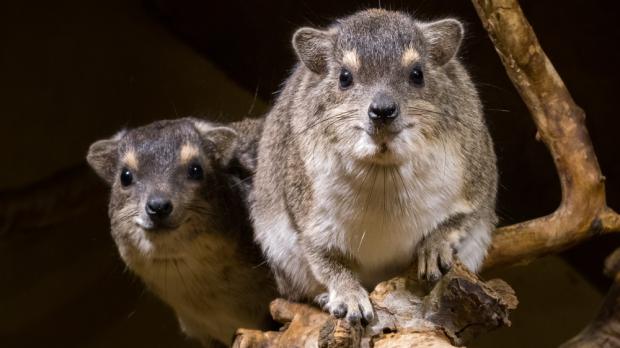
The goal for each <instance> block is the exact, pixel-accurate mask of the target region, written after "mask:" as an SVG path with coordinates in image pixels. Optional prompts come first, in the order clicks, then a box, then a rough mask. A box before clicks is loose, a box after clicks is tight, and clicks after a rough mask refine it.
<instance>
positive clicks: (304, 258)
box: [251, 10, 497, 321]
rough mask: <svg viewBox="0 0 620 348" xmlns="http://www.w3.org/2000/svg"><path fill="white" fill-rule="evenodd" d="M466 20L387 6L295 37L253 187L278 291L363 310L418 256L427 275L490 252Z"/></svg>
mask: <svg viewBox="0 0 620 348" xmlns="http://www.w3.org/2000/svg"><path fill="white" fill-rule="evenodd" d="M462 37H463V26H462V25H461V23H460V22H458V21H457V20H454V19H443V20H438V21H433V22H422V21H419V20H416V19H415V18H412V17H411V16H409V15H407V14H405V13H400V12H392V11H386V10H367V11H362V12H358V13H356V14H354V15H352V16H349V17H346V18H342V19H340V20H338V21H336V22H335V23H334V24H333V25H331V26H330V27H328V28H327V29H325V30H318V29H312V28H301V29H299V30H297V32H296V33H295V34H294V36H293V46H294V48H295V51H296V53H297V55H298V57H299V60H300V64H298V65H297V67H296V68H295V69H294V71H293V73H292V75H291V76H290V78H289V79H288V80H287V81H286V83H285V86H284V89H283V91H282V93H281V95H280V96H279V97H278V98H277V100H276V102H275V105H274V107H273V109H272V110H271V111H270V113H269V114H268V116H267V119H266V123H265V126H264V130H263V136H262V138H261V140H260V145H259V151H258V156H259V157H258V166H257V175H256V177H255V182H254V184H255V186H254V191H253V193H252V198H251V201H252V218H253V220H254V228H255V235H256V239H257V241H258V242H259V243H260V245H261V247H262V249H263V251H264V253H265V254H266V257H267V259H268V261H269V263H270V265H271V267H272V268H273V270H274V273H275V276H276V280H277V283H278V288H279V291H280V292H281V293H282V294H283V295H285V296H287V297H289V298H291V299H300V300H303V299H315V300H316V301H317V302H318V303H319V304H320V305H322V306H324V308H325V309H327V310H328V311H329V312H330V313H332V314H333V315H334V316H336V317H345V316H346V318H347V319H348V320H350V321H358V320H360V319H361V320H362V321H370V320H371V319H372V318H373V309H372V307H371V304H370V302H369V300H368V294H367V290H366V289H369V288H371V287H373V286H374V285H375V284H376V283H377V282H379V281H381V280H385V279H387V278H389V277H391V276H393V275H395V274H396V273H398V272H400V271H403V270H404V269H406V268H407V267H408V266H409V265H411V264H413V263H415V262H417V268H418V275H419V277H420V278H422V279H425V280H427V281H435V280H437V279H438V278H439V277H440V276H441V274H442V272H443V271H445V270H447V269H449V268H450V267H451V265H452V263H453V262H454V259H455V258H458V259H460V261H462V262H463V263H464V264H465V265H466V266H467V267H468V268H469V269H471V270H472V271H476V270H477V269H478V268H479V267H480V265H481V263H482V261H483V259H484V257H485V254H486V252H487V247H488V245H489V241H490V237H491V231H492V230H493V227H494V224H495V223H496V215H495V212H494V205H495V195H496V184H497V171H496V163H495V162H496V159H495V154H494V151H493V145H492V141H491V138H490V136H489V133H488V130H487V127H486V125H485V121H484V119H483V113H482V106H481V103H480V99H479V97H478V93H477V92H476V89H475V88H474V85H473V84H472V82H471V80H470V78H469V75H468V73H467V71H466V70H465V69H464V68H463V66H462V65H461V63H460V62H459V59H458V58H457V57H456V53H457V51H458V48H459V45H460V43H461V40H462Z"/></svg>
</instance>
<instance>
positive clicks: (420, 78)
mask: <svg viewBox="0 0 620 348" xmlns="http://www.w3.org/2000/svg"><path fill="white" fill-rule="evenodd" d="M409 82H411V84H412V85H414V86H416V87H422V86H424V73H423V72H422V67H421V66H419V65H416V66H414V67H413V69H411V72H410V73H409Z"/></svg>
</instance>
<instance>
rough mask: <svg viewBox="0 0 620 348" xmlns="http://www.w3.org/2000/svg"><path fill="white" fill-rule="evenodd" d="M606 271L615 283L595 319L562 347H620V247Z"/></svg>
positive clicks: (606, 264)
mask: <svg viewBox="0 0 620 348" xmlns="http://www.w3.org/2000/svg"><path fill="white" fill-rule="evenodd" d="M605 273H606V274H607V275H609V276H611V277H613V278H614V283H613V285H612V286H611V288H610V289H609V292H608V293H607V296H605V299H604V300H603V304H602V306H601V309H600V311H599V313H598V315H597V316H596V318H594V320H593V321H592V322H591V323H590V325H588V326H587V327H586V328H585V329H583V331H581V332H580V333H579V334H578V335H577V336H575V337H574V338H572V339H571V340H570V341H568V342H566V343H564V344H563V345H562V346H561V348H600V347H602V348H607V347H609V348H611V347H620V249H617V250H616V251H615V252H614V253H613V254H611V256H609V257H608V258H607V260H606V261H605Z"/></svg>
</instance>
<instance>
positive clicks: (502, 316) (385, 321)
mask: <svg viewBox="0 0 620 348" xmlns="http://www.w3.org/2000/svg"><path fill="white" fill-rule="evenodd" d="M370 299H371V301H372V303H373V307H374V308H375V312H376V321H374V322H373V323H370V324H369V325H368V326H367V327H366V328H365V329H362V327H361V326H360V325H353V326H351V325H349V324H347V323H346V321H344V320H336V319H334V318H333V317H332V316H330V315H329V314H327V313H325V312H323V311H321V310H319V309H316V308H314V307H311V306H307V305H302V304H296V303H290V302H287V301H284V300H275V301H274V302H273V303H272V304H271V313H272V316H273V317H274V319H276V320H278V321H280V322H282V323H284V324H285V326H284V329H283V330H282V331H280V332H261V331H254V330H239V331H238V333H237V337H236V340H235V343H234V347H244V348H245V347H316V346H318V347H330V348H335V347H360V346H361V347H402V346H407V347H409V346H416V347H454V346H461V345H463V344H465V343H466V342H468V341H470V340H471V339H472V338H474V337H476V336H478V335H480V334H482V333H484V332H487V331H490V330H493V329H495V328H499V327H502V326H505V325H510V321H509V320H508V312H509V310H511V309H514V308H516V306H517V299H516V297H515V295H514V292H513V290H512V288H510V286H508V284H506V283H504V282H503V281H501V280H491V281H488V282H486V283H485V282H482V281H481V280H480V279H479V278H478V277H477V276H476V275H474V274H473V273H471V272H469V271H467V270H466V269H465V268H464V267H463V266H461V265H460V264H458V265H456V266H455V267H454V268H453V269H452V270H451V271H450V272H448V274H446V275H445V276H444V277H443V279H442V280H441V281H440V282H439V283H438V284H437V285H436V286H435V287H434V288H433V290H432V291H431V292H430V293H426V292H425V291H424V287H423V285H422V284H420V283H419V282H418V281H417V280H416V279H415V278H403V277H399V278H394V279H392V280H389V281H386V282H383V283H380V284H379V285H377V287H376V288H375V290H374V291H373V292H372V293H371V294H370Z"/></svg>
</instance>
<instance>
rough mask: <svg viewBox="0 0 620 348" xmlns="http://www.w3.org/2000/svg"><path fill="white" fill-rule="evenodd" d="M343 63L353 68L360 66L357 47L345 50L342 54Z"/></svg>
mask: <svg viewBox="0 0 620 348" xmlns="http://www.w3.org/2000/svg"><path fill="white" fill-rule="evenodd" d="M342 64H344V65H346V66H348V67H349V68H351V69H353V70H358V69H359V68H360V61H359V58H358V57H357V51H356V50H355V49H352V50H347V51H345V52H344V54H343V55H342Z"/></svg>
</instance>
